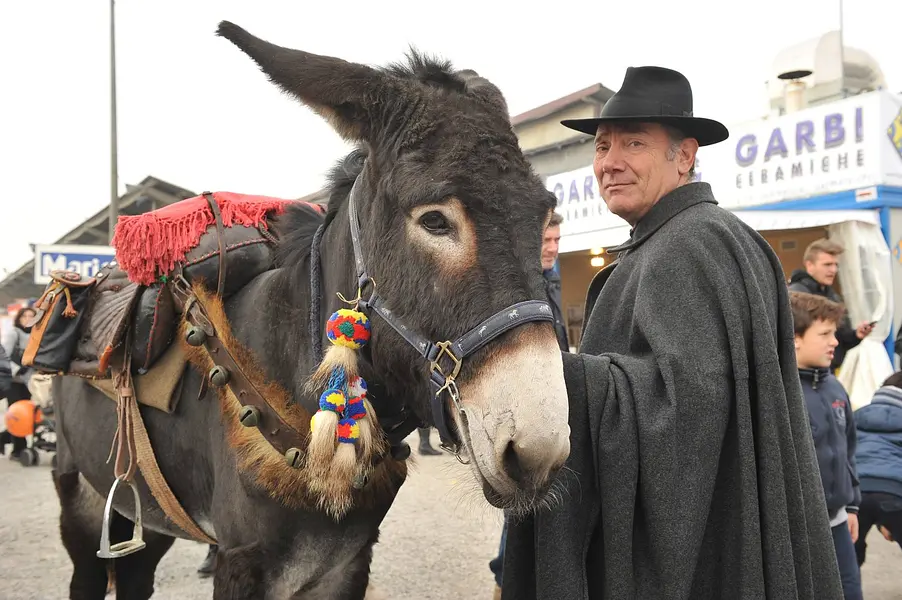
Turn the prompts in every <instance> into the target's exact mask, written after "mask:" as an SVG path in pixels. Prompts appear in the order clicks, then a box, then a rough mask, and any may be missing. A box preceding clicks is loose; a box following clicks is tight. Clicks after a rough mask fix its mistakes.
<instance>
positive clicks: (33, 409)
mask: <svg viewBox="0 0 902 600" xmlns="http://www.w3.org/2000/svg"><path fill="white" fill-rule="evenodd" d="M45 377H46V376H45ZM35 378H40V379H38V380H37V381H33V382H29V384H30V385H29V389H30V391H31V392H32V396H33V399H34V400H35V401H33V400H19V401H18V402H13V404H12V405H11V406H10V407H9V409H7V411H6V429H7V430H8V431H9V432H10V434H12V435H14V436H16V437H21V438H28V437H31V443H30V444H29V445H28V446H27V447H26V448H25V449H23V450H22V453H21V455H20V456H19V463H21V465H22V466H23V467H32V466H35V465H37V464H38V462H39V454H38V450H43V451H44V452H52V453H53V458H52V459H51V464H52V465H53V466H54V467H55V466H56V421H55V419H54V417H53V402H52V400H51V399H50V394H49V389H50V378H49V377H46V380H44V379H43V378H42V376H40V375H35V376H33V377H32V379H35Z"/></svg>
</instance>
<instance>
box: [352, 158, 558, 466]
mask: <svg viewBox="0 0 902 600" xmlns="http://www.w3.org/2000/svg"><path fill="white" fill-rule="evenodd" d="M359 181H360V176H358V178H357V180H355V181H354V185H353V186H352V187H351V192H350V194H349V195H348V215H349V219H350V222H351V241H352V243H353V245H354V263H355V266H356V268H357V286H358V291H359V292H362V291H363V290H364V289H365V288H366V286H367V285H368V284H371V283H373V280H372V279H371V278H370V276H369V274H368V273H367V270H366V262H365V260H364V257H363V250H362V248H361V244H360V221H359V219H358V217H357V203H356V197H357V190H358V188H357V185H358V183H359ZM360 307H361V308H362V310H363V311H364V312H370V311H372V312H375V313H376V314H378V315H379V316H380V317H381V318H382V320H384V321H385V322H386V323H388V324H389V325H391V327H392V329H394V330H395V331H396V332H398V334H399V335H400V336H401V337H402V338H404V339H405V340H406V341H407V343H408V344H410V345H411V346H412V347H413V348H414V349H415V350H416V351H417V353H418V354H419V355H420V356H422V357H423V358H424V359H425V360H427V361H429V363H430V368H429V382H430V384H431V388H432V391H433V394H432V396H431V398H430V406H431V408H432V418H433V421H434V423H435V428H436V429H437V430H438V433H439V437H440V438H441V442H442V443H441V448H442V449H444V450H446V451H448V452H450V453H452V454H454V455H456V456H457V457H458V458H460V452H461V450H462V449H463V442H462V440H461V438H460V436H459V435H455V434H454V433H452V430H451V428H450V427H449V425H448V415H447V413H446V408H447V404H446V402H445V398H446V396H447V397H449V398H450V399H451V403H452V404H453V406H454V409H455V410H457V411H458V413H460V414H463V410H462V408H461V405H460V393H459V391H458V389H457V383H456V379H457V375H458V374H459V373H460V368H461V365H462V363H463V360H464V359H465V358H467V357H468V356H471V355H472V354H474V353H475V352H476V351H478V350H480V349H481V348H483V347H484V346H485V345H486V344H488V343H489V342H491V341H493V340H495V339H497V338H498V337H500V336H501V335H503V334H504V333H506V332H508V331H510V330H512V329H514V328H516V327H518V326H520V325H523V324H524V323H529V322H533V321H549V322H554V316H553V313H552V311H551V305H549V304H548V302H546V301H544V300H526V301H524V302H518V303H516V304H513V305H511V306H508V307H507V308H504V309H502V310H500V311H498V312H496V313H495V314H494V315H492V316H491V317H489V318H488V319H486V320H484V321H483V322H481V323H479V324H478V325H476V326H475V327H473V328H472V329H470V330H469V331H467V332H466V333H465V334H463V335H462V336H460V337H459V338H457V339H456V340H454V341H447V340H446V341H442V342H432V341H430V340H428V339H427V338H425V337H424V336H422V335H420V334H419V333H417V332H416V331H413V330H412V329H410V328H409V327H407V326H406V325H404V323H403V322H402V321H401V320H400V319H398V318H397V317H396V316H395V315H394V314H393V313H392V311H391V310H390V309H389V308H388V307H387V306H386V305H385V301H384V300H383V299H382V298H381V297H380V296H379V295H378V294H377V293H376V290H375V286H374V287H373V293H372V295H371V296H370V297H369V299H366V300H364V299H361V301H360Z"/></svg>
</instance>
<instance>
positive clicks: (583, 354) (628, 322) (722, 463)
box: [502, 183, 843, 600]
mask: <svg viewBox="0 0 902 600" xmlns="http://www.w3.org/2000/svg"><path fill="white" fill-rule="evenodd" d="M617 252H618V257H617V260H616V261H615V262H614V263H612V264H611V265H610V266H608V267H606V268H605V269H603V270H602V271H601V272H600V273H599V274H598V275H597V276H596V278H595V279H594V280H593V282H592V284H591V286H590V287H589V292H588V298H587V303H586V315H587V318H586V320H585V331H584V335H583V339H582V342H581V345H580V350H579V354H568V353H564V374H565V378H566V383H567V393H568V395H569V398H570V419H569V420H570V428H571V438H570V443H571V454H570V458H569V460H568V462H567V465H566V466H567V467H568V468H567V469H565V470H563V471H562V475H561V477H560V482H559V483H560V484H562V485H563V486H564V487H565V488H566V490H565V492H564V493H563V495H562V496H563V501H562V504H561V505H558V506H557V507H555V508H552V509H549V510H542V511H539V512H537V513H536V514H533V515H530V516H528V517H521V518H516V517H513V516H512V517H511V518H510V521H509V524H508V527H509V529H508V538H507V546H506V551H505V562H504V580H503V585H502V594H503V595H502V598H504V600H531V599H536V600H551V599H554V600H557V599H561V600H564V599H567V600H574V599H580V598H591V599H593V600H594V599H596V598H598V599H605V600H621V599H629V600H633V599H638V600H653V599H659V598H660V599H666V600H681V599H686V600H689V599H691V600H703V599H708V598H718V599H720V598H729V599H730V600H745V599H753V598H754V599H758V598H768V599H774V600H792V599H796V598H798V599H806V600H808V599H811V600H833V599H836V600H841V599H842V597H843V595H842V588H841V585H840V579H839V571H838V568H837V562H836V555H835V552H834V549H833V540H832V537H831V533H830V526H829V521H828V518H827V509H826V504H825V501H824V492H823V489H822V487H821V481H820V476H819V472H818V466H817V460H816V458H815V453H814V446H813V442H812V438H811V431H810V426H809V423H808V415H807V411H806V408H805V402H804V399H803V396H802V389H801V384H800V382H799V376H798V371H797V367H796V359H795V348H794V344H793V326H792V315H791V312H790V307H789V297H788V291H787V289H786V284H785V282H784V276H783V270H782V268H781V266H780V262H779V260H778V259H777V256H776V255H775V254H774V252H773V250H772V249H771V248H770V246H768V244H767V242H766V241H765V240H764V239H763V238H762V237H761V236H760V235H759V234H758V233H757V232H755V231H754V230H753V229H751V228H750V227H748V226H747V225H745V224H744V223H743V222H742V221H740V220H739V218H737V217H736V216H735V215H733V214H732V213H730V212H728V211H726V210H724V209H723V208H721V207H719V206H717V202H716V201H715V199H714V196H713V194H712V192H711V188H710V186H709V185H708V184H707V183H691V184H688V185H685V186H681V187H679V188H677V189H676V190H674V191H673V192H671V193H669V194H667V195H666V196H665V197H663V198H662V199H661V200H660V201H659V202H658V203H657V204H656V205H655V206H654V207H653V208H652V209H651V211H650V212H649V213H648V214H647V215H646V216H645V217H644V218H643V219H642V220H641V221H640V222H639V223H638V224H637V225H636V227H635V228H634V229H633V231H632V233H631V236H630V240H629V241H628V242H627V243H626V244H624V245H623V246H620V247H619V248H618V249H617Z"/></svg>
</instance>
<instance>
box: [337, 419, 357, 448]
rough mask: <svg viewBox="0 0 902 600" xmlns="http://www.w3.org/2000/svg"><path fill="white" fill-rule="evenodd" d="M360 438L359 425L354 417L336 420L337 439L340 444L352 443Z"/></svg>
mask: <svg viewBox="0 0 902 600" xmlns="http://www.w3.org/2000/svg"><path fill="white" fill-rule="evenodd" d="M358 439H360V425H358V424H357V421H355V420H354V419H342V420H341V421H339V422H338V441H339V442H341V443H342V444H353V443H354V442H356V441H357V440H358Z"/></svg>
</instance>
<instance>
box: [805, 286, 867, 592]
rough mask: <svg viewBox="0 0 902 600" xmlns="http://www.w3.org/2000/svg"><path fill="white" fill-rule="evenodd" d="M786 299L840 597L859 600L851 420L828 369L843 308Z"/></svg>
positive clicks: (814, 299)
mask: <svg viewBox="0 0 902 600" xmlns="http://www.w3.org/2000/svg"><path fill="white" fill-rule="evenodd" d="M789 296H790V303H791V305H792V318H793V324H794V327H795V345H796V363H798V367H799V378H800V379H801V381H802V390H803V391H804V393H805V403H806V405H807V407H808V420H809V423H810V425H811V434H812V436H813V437H814V449H815V452H816V453H817V461H818V466H819V467H820V472H821V481H822V482H823V485H824V496H825V498H826V500H827V514H828V515H829V518H830V527H831V529H832V531H833V546H834V548H835V549H836V559H837V561H838V563H839V573H840V576H841V578H842V587H843V593H844V595H845V597H846V600H849V599H852V598H854V599H858V600H860V599H861V597H862V594H861V575H860V572H859V569H858V561H857V559H856V555H855V546H854V543H855V541H856V540H857V538H858V505H859V503H860V501H861V493H860V491H859V489H858V475H857V471H856V465H855V446H856V436H855V419H854V416H853V414H852V406H851V403H850V402H849V395H848V394H847V393H846V390H845V389H844V388H843V386H842V384H840V383H839V380H837V379H836V377H834V376H833V374H832V373H831V371H830V363H831V362H832V361H833V354H834V351H835V350H836V346H837V344H838V342H837V340H836V327H837V324H838V323H840V322H841V320H842V319H843V316H844V314H845V309H844V307H843V306H842V305H841V304H837V303H836V302H832V301H830V300H827V299H826V298H824V297H823V296H816V295H814V294H806V293H801V292H790V294H789Z"/></svg>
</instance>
